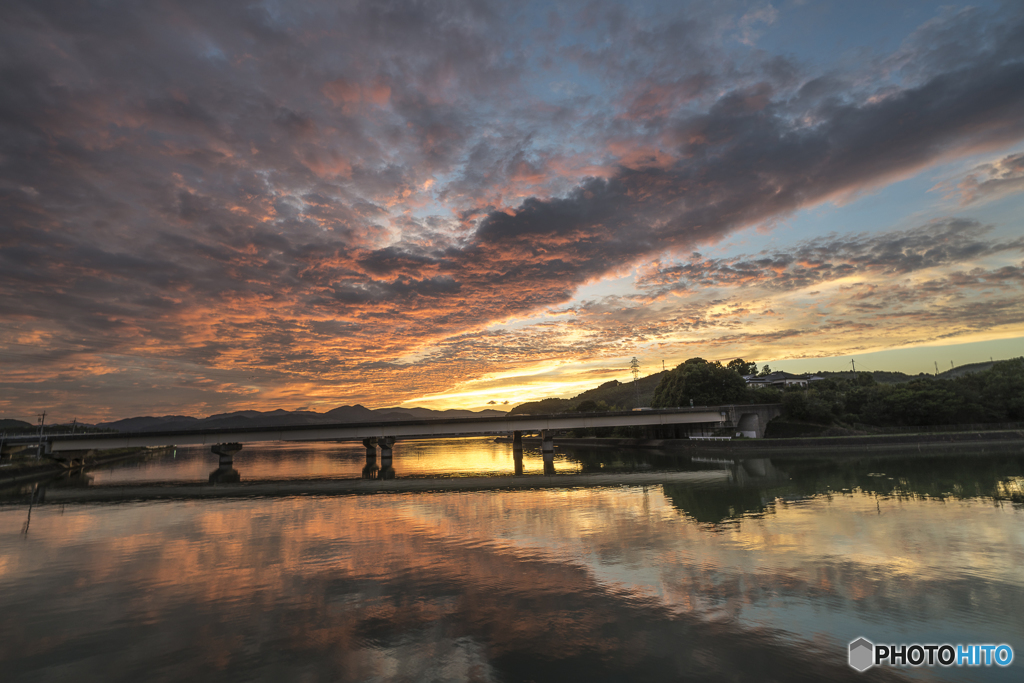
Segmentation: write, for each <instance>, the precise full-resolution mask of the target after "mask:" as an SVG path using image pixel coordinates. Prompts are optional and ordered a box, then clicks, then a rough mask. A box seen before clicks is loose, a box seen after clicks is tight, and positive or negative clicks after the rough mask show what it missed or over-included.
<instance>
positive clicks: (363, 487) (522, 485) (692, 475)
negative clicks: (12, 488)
mask: <svg viewBox="0 0 1024 683" xmlns="http://www.w3.org/2000/svg"><path fill="white" fill-rule="evenodd" d="M730 481H732V478H731V475H730V473H729V472H728V471H726V470H707V471H700V472H667V471H666V472H646V473H629V474H621V473H613V474H604V473H601V474H556V475H545V474H527V475H516V476H500V477H431V478H424V479H334V480H330V479H328V480H323V479H321V480H302V481H256V482H242V483H239V484H226V485H210V484H170V485H167V484H140V485H131V486H95V487H85V488H59V489H51V490H48V491H47V492H46V495H45V498H43V499H42V500H41V501H39V502H46V503H101V502H103V503H109V502H123V501H142V500H167V499H171V500H180V499H193V498H253V497H260V498H277V497H291V496H334V495H344V494H375V493H428V492H444V491H495V490H503V491H518V490H531V489H548V488H559V489H567V488H590V487H601V486H655V485H659V484H690V485H695V486H709V485H721V484H726V483H728V482H730Z"/></svg>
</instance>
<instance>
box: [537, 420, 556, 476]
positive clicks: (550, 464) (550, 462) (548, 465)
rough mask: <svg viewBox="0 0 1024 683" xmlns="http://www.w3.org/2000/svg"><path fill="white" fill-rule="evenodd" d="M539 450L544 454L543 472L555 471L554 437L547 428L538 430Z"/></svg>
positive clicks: (551, 472) (550, 472) (552, 472)
mask: <svg viewBox="0 0 1024 683" xmlns="http://www.w3.org/2000/svg"><path fill="white" fill-rule="evenodd" d="M540 451H541V455H542V456H544V474H554V473H555V439H554V435H553V434H552V433H551V432H550V431H548V430H547V429H542V430H541V432H540Z"/></svg>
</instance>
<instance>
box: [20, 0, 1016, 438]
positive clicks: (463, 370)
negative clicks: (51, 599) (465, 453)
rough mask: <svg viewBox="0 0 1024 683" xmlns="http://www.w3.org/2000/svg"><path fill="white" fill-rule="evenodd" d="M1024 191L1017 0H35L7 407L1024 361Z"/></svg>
mask: <svg viewBox="0 0 1024 683" xmlns="http://www.w3.org/2000/svg"><path fill="white" fill-rule="evenodd" d="M1022 192H1024V3H1020V2H1006V3H999V2H976V3H973V4H972V5H970V6H968V5H960V4H955V3H954V4H950V3H949V2H948V0H947V1H944V2H918V1H913V0H907V1H906V2H900V3H891V2H856V3H853V2H846V1H841V0H834V1H818V0H779V1H778V2H773V3H766V2H731V1H728V0H726V1H722V2H714V3H711V2H693V3H687V2H679V1H675V0H673V1H671V2H630V3H626V2H600V1H598V2H566V3H557V2H549V1H545V2H541V3H528V2H494V3H490V2H487V1H485V0H473V1H467V2H457V1H453V2H418V3H415V2H402V1H396V2H384V1H379V0H370V1H367V2H337V1H324V2H316V1H305V0H289V1H288V2H237V3H236V2H209V1H204V2H184V1H182V2H173V1H154V2H145V3H139V2H118V1H112V2H103V3H100V2H70V1H69V2H49V1H47V0H32V1H31V2H19V1H18V0H7V1H6V2H4V3H3V4H2V5H0V295H2V296H0V416H3V417H14V418H19V419H25V420H32V421H34V419H35V414H36V413H38V412H41V411H42V410H46V411H47V412H48V414H49V417H48V421H51V420H71V419H72V418H78V419H79V420H80V421H81V420H84V421H99V420H104V419H116V418H121V417H128V416H132V415H147V414H148V415H164V414H184V415H194V416H205V415H209V414H212V413H218V412H226V411H231V410H240V409H250V408H251V409H258V410H273V409H277V408H283V409H286V410H296V409H300V408H301V409H309V410H316V411H321V412H322V411H325V410H329V409H331V408H333V407H336V406H339V405H346V404H355V403H361V404H363V405H365V406H367V407H374V408H376V407H384V406H392V405H405V406H413V405H421V406H425V407H431V408H471V409H481V408H485V407H493V406H489V405H488V403H489V402H490V401H494V404H495V405H496V406H498V407H501V406H503V405H505V402H506V401H507V402H508V404H507V405H508V406H511V405H514V404H516V403H519V402H522V401H526V400H534V399H537V398H541V397H544V396H571V395H574V394H576V393H578V392H579V391H582V390H584V389H587V388H590V387H592V386H595V385H597V384H599V383H601V382H603V381H607V380H608V379H613V378H614V379H620V380H626V379H628V378H629V360H630V358H632V357H633V356H636V357H637V358H639V359H640V361H641V364H642V371H643V372H644V374H647V373H650V372H654V371H656V370H660V369H661V367H662V362H664V363H665V365H666V366H667V367H672V366H674V365H676V364H678V363H679V362H681V361H683V360H685V359H687V358H691V357H694V356H700V357H703V358H706V359H709V360H711V359H720V360H723V361H727V360H728V359H730V358H735V357H743V358H745V359H746V360H752V361H757V362H758V363H763V362H769V363H771V365H772V367H773V368H776V369H778V368H782V369H792V370H794V371H806V370H816V369H822V370H842V369H845V368H848V367H849V361H850V359H851V358H853V359H856V360H857V362H858V368H860V367H864V368H866V369H874V370H890V369H898V370H904V371H906V372H914V373H916V372H921V371H929V372H930V371H933V370H934V364H935V363H938V364H939V368H940V369H948V367H949V364H950V362H955V363H956V364H961V363H966V362H972V361H981V360H988V358H989V357H995V358H996V359H999V358H1007V357H1011V356H1019V355H1024V201H1022ZM928 347H934V348H928ZM897 349H903V351H899V352H897V351H893V350H897ZM908 349H909V350H908ZM808 358H813V359H816V360H815V361H813V362H810V361H806V360H800V359H808Z"/></svg>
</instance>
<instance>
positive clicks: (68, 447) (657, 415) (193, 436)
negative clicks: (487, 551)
mask: <svg viewBox="0 0 1024 683" xmlns="http://www.w3.org/2000/svg"><path fill="white" fill-rule="evenodd" d="M780 413H781V406H780V405H778V404H762V405H724V406H702V407H695V408H663V409H640V410H632V411H616V412H606V413H563V414H557V415H506V416H502V417H496V418H495V417H467V418H446V419H434V420H430V419H426V420H397V421H390V422H367V423H344V424H327V425H289V426H283V427H252V428H245V429H234V430H231V429H205V430H204V429H197V430H182V431H152V432H112V433H99V434H95V433H94V434H43V435H27V436H17V437H7V438H6V440H5V443H4V449H5V450H6V449H13V448H25V447H30V446H31V445H38V446H39V447H40V449H41V450H42V454H45V455H47V456H50V457H57V455H58V454H60V453H62V452H67V453H68V454H69V455H70V453H71V452H75V451H79V452H80V451H87V450H94V449H112V448H143V447H159V446H171V445H174V446H190V445H210V446H211V447H212V450H213V452H214V453H216V454H217V455H218V456H219V457H220V467H219V468H218V469H217V470H216V471H215V472H213V473H212V474H211V475H210V481H211V482H225V483H227V482H236V481H239V476H238V473H237V472H236V471H235V470H234V468H233V461H234V455H235V454H236V453H238V451H240V450H241V449H242V445H243V444H245V443H254V442H260V441H362V442H363V445H364V446H365V447H366V459H367V464H366V468H364V471H363V474H364V476H366V477H367V478H383V479H387V478H391V477H393V476H394V470H393V469H392V449H393V447H394V444H395V441H396V440H397V439H401V438H406V439H410V438H431V437H454V436H478V435H481V434H512V451H513V456H514V457H515V458H516V459H517V461H518V463H521V460H522V435H523V433H524V432H525V433H539V434H540V436H541V451H542V453H543V454H544V460H545V463H548V462H551V461H552V457H553V454H554V434H555V432H557V431H562V430H570V429H573V430H575V429H598V428H602V427H656V428H660V429H661V430H662V431H668V432H671V437H672V438H684V437H690V436H706V435H708V433H709V432H713V431H729V432H732V433H738V434H742V435H744V436H747V437H752V438H759V437H762V436H764V427H765V425H767V423H768V421H769V420H770V419H771V418H772V417H775V416H777V415H779V414H780ZM378 448H379V449H380V457H381V463H380V466H378V465H377V464H376V460H377V449H378Z"/></svg>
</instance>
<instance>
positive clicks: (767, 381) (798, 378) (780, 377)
mask: <svg viewBox="0 0 1024 683" xmlns="http://www.w3.org/2000/svg"><path fill="white" fill-rule="evenodd" d="M743 379H745V380H746V381H747V386H748V387H754V388H758V389H760V388H762V387H775V388H776V389H785V388H786V387H800V388H802V389H806V388H807V375H794V374H792V373H789V372H782V371H779V372H773V373H771V374H770V375H764V376H763V377H761V376H757V375H744V377H743Z"/></svg>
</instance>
